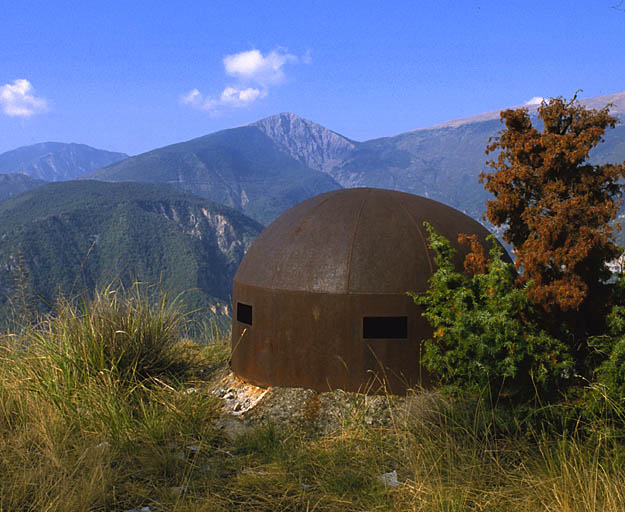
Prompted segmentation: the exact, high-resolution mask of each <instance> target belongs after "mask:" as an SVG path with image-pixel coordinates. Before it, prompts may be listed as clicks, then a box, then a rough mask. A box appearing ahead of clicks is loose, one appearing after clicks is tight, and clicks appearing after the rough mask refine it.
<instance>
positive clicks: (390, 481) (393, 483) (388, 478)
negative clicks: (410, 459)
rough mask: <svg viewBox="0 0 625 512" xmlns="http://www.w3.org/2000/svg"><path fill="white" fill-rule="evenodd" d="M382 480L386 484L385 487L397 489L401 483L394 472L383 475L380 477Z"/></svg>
mask: <svg viewBox="0 0 625 512" xmlns="http://www.w3.org/2000/svg"><path fill="white" fill-rule="evenodd" d="M380 480H382V483H383V484H384V487H397V486H398V485H399V482H398V481H397V471H396V470H393V471H391V472H389V473H383V474H381V475H380Z"/></svg>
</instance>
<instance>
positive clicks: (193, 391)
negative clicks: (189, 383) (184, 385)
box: [183, 388, 198, 395]
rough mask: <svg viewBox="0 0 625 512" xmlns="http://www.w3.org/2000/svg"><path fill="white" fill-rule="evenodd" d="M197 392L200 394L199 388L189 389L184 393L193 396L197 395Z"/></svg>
mask: <svg viewBox="0 0 625 512" xmlns="http://www.w3.org/2000/svg"><path fill="white" fill-rule="evenodd" d="M197 392H198V390H197V388H189V389H185V390H184V391H183V393H184V394H185V395H192V394H193V393H197Z"/></svg>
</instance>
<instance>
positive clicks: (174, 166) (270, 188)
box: [88, 126, 340, 224]
mask: <svg viewBox="0 0 625 512" xmlns="http://www.w3.org/2000/svg"><path fill="white" fill-rule="evenodd" d="M298 140H299V139H298ZM306 140H308V139H306ZM88 177H89V178H92V179H98V180H102V181H141V182H156V183H168V184H170V185H174V186H176V187H178V188H179V189H182V190H188V191H190V192H193V193H194V194H197V195H199V196H202V197H206V198H208V199H211V200H213V201H217V202H220V203H223V204H226V205H228V206H231V207H234V208H236V209H239V210H241V211H243V212H244V213H245V214H247V215H249V216H250V217H252V218H254V219H256V220H258V221H259V222H261V223H263V224H267V223H269V222H270V221H272V220H273V219H274V218H275V217H277V216H278V215H279V214H281V213H282V212H283V211H284V210H286V209H287V208H290V207H291V206H293V205H295V204H297V203H299V202H300V201H303V200H304V199H308V198H309V197H312V196H314V195H317V194H320V193H322V192H327V191H329V190H335V189H337V188H340V185H338V184H337V183H336V181H334V179H332V178H331V177H330V176H328V175H327V174H325V173H323V172H320V171H317V170H314V169H311V168H310V167H308V166H306V165H304V164H303V163H301V162H300V161H298V160H296V159H295V158H293V157H291V156H290V155H289V154H287V153H285V152H284V151H283V150H282V149H281V147H280V146H279V145H278V144H277V143H276V142H274V141H273V140H272V139H271V138H270V137H268V136H267V135H265V133H263V130H261V129H259V128H258V127H256V126H242V127H239V128H233V129H230V130H223V131H220V132H216V133H212V134H210V135H206V136H204V137H199V138H197V139H193V140H190V141H187V142H181V143H179V144H173V145H171V146H166V147H164V148H160V149H155V150H153V151H150V152H148V153H143V154H141V155H137V156H133V157H130V158H128V159H126V160H124V161H122V162H119V163H116V164H113V165H110V166H108V167H105V168H103V169H100V170H98V171H95V172H93V173H90V174H89V175H88Z"/></svg>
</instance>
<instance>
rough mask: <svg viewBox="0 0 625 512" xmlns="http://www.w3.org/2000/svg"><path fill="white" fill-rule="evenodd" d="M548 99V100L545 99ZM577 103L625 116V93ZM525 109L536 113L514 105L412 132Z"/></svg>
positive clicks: (495, 117)
mask: <svg viewBox="0 0 625 512" xmlns="http://www.w3.org/2000/svg"><path fill="white" fill-rule="evenodd" d="M546 99H548V98H546ZM579 102H580V103H581V104H582V105H584V106H586V107H588V108H595V109H602V108H603V107H605V106H606V105H607V104H608V103H613V106H612V107H611V108H610V113H611V114H612V115H614V116H617V117H622V116H624V115H625V91H624V92H618V93H616V94H606V95H605V96H596V97H593V98H581V99H580V100H579ZM521 107H527V109H528V110H529V111H530V112H536V111H537V110H538V107H539V105H538V104H531V105H516V106H514V107H506V108H503V109H501V110H493V111H491V112H485V113H483V114H476V115H474V116H469V117H463V118H461V119H454V120H452V121H446V122H444V123H439V124H435V125H433V126H428V127H426V128H417V129H415V130H413V131H417V130H436V129H439V128H457V127H459V126H462V125H463V124H468V123H480V122H484V121H492V120H498V119H499V114H500V112H501V111H502V110H506V109H508V108H513V109H514V108H521Z"/></svg>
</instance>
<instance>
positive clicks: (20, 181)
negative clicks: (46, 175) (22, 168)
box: [0, 173, 46, 201]
mask: <svg viewBox="0 0 625 512" xmlns="http://www.w3.org/2000/svg"><path fill="white" fill-rule="evenodd" d="M45 183H46V182H45V181H43V180H38V179H37V178H31V177H30V176H26V175H25V174H20V173H10V174H0V201H4V200H5V199H8V198H9V197H13V196H16V195H19V194H21V193H22V192H26V191H27V190H31V189H33V188H37V187H40V186H41V185H44V184H45Z"/></svg>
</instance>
